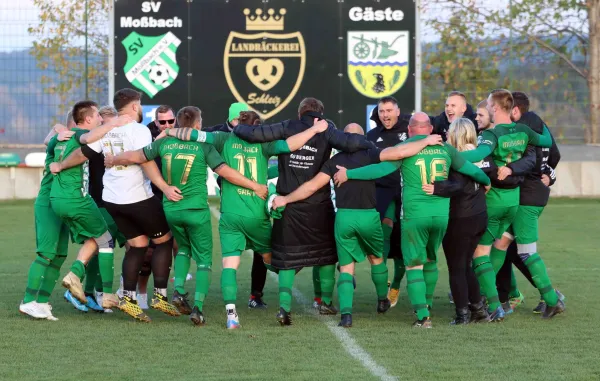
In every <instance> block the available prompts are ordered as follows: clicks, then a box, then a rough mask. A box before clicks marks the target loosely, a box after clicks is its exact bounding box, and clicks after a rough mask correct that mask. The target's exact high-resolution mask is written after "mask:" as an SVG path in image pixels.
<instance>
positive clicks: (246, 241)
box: [219, 213, 272, 257]
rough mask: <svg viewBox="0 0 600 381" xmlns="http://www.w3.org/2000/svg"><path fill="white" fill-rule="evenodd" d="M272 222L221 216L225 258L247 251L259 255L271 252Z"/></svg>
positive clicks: (231, 215)
mask: <svg viewBox="0 0 600 381" xmlns="http://www.w3.org/2000/svg"><path fill="white" fill-rule="evenodd" d="M271 229H272V228H271V221H270V220H268V219H258V218H249V217H243V216H240V215H237V214H233V213H223V214H221V219H220V221H219V236H220V239H221V253H222V254H223V257H231V256H235V255H240V254H241V253H242V251H244V250H246V249H252V250H254V252H256V253H258V254H265V253H270V252H271Z"/></svg>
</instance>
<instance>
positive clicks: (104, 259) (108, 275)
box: [98, 248, 115, 294]
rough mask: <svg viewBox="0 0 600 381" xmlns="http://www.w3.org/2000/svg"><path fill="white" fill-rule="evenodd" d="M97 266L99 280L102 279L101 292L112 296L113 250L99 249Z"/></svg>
mask: <svg viewBox="0 0 600 381" xmlns="http://www.w3.org/2000/svg"><path fill="white" fill-rule="evenodd" d="M98 265H99V266H98V267H99V269H100V278H101V279H102V292H105V293H107V294H112V292H113V280H114V277H115V254H114V251H113V249H111V248H106V249H100V252H99V253H98Z"/></svg>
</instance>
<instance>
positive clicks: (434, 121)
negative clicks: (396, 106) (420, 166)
mask: <svg viewBox="0 0 600 381" xmlns="http://www.w3.org/2000/svg"><path fill="white" fill-rule="evenodd" d="M410 117H411V115H410V114H402V115H400V119H401V120H404V121H406V122H407V123H408V121H409V120H410ZM476 117H477V114H476V113H475V112H474V111H473V107H471V105H470V104H468V103H467V110H466V111H465V114H464V115H463V118H467V119H469V120H470V121H471V122H473V125H475V128H476V129H477V121H476V120H475V118H476ZM429 120H430V122H431V125H432V126H433V132H432V134H438V135H441V136H442V139H444V141H446V133H447V132H448V130H449V129H450V122H449V121H448V118H447V117H446V112H445V111H442V113H441V114H439V115H437V116H429Z"/></svg>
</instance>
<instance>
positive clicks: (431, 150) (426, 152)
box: [419, 148, 446, 155]
mask: <svg viewBox="0 0 600 381" xmlns="http://www.w3.org/2000/svg"><path fill="white" fill-rule="evenodd" d="M445 153H446V151H442V150H441V149H439V148H425V149H423V150H422V151H421V152H419V155H443V154H445Z"/></svg>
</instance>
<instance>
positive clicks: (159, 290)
mask: <svg viewBox="0 0 600 381" xmlns="http://www.w3.org/2000/svg"><path fill="white" fill-rule="evenodd" d="M154 292H155V293H157V294H161V295H162V296H164V297H165V298H166V297H167V289H166V288H154Z"/></svg>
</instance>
